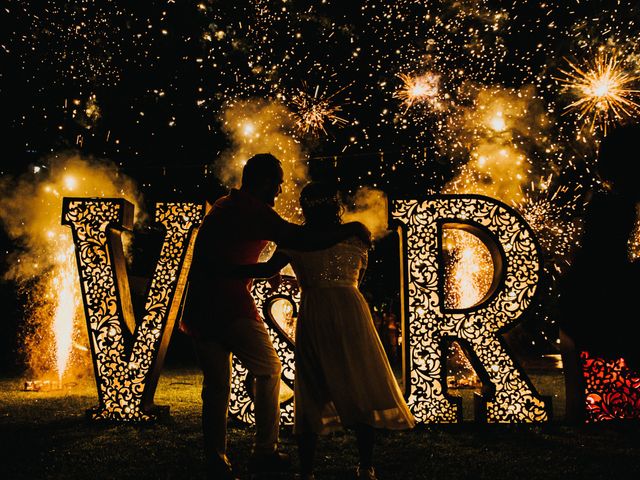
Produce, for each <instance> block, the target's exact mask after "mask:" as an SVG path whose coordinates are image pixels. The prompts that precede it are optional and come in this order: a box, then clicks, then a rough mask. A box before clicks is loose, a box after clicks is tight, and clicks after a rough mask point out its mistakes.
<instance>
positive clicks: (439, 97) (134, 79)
mask: <svg viewBox="0 0 640 480" xmlns="http://www.w3.org/2000/svg"><path fill="white" fill-rule="evenodd" d="M639 9H640V2H638V1H633V0H620V1H612V0H607V1H604V0H581V1H578V0H567V1H562V2H545V1H539V2H517V1H488V0H458V1H410V0H403V1H397V2H388V1H382V0H375V1H363V0H354V1H344V0H341V1H338V0H322V1H299V0H278V1H253V2H249V1H244V0H236V1H202V2H199V3H198V2H185V1H181V0H174V1H172V0H169V1H155V0H151V1H144V2H132V1H124V0H122V1H111V0H100V1H79V0H72V1H42V2H19V1H11V0H9V1H4V2H3V5H2V9H1V13H2V16H3V25H4V27H3V28H2V33H0V59H1V65H2V68H1V69H0V95H1V103H0V105H1V107H0V118H1V122H2V129H3V136H2V138H3V149H2V157H3V158H2V163H1V164H0V165H1V166H0V172H1V173H2V177H3V183H2V186H3V188H2V191H1V192H0V193H2V195H4V196H6V195H10V192H11V189H12V187H11V185H13V183H12V182H14V181H17V180H16V179H18V178H22V179H23V181H24V179H25V178H26V177H25V175H26V176H28V175H34V171H33V168H34V166H41V167H42V168H44V169H45V170H46V169H47V168H54V167H53V166H54V165H55V163H56V162H57V161H60V159H61V158H64V157H66V156H68V155H73V154H79V155H80V156H81V157H82V158H91V159H94V160H96V161H99V162H107V163H108V162H113V163H114V164H115V165H116V167H117V168H118V170H119V171H120V172H121V173H122V174H124V175H126V176H128V177H130V178H131V179H133V181H134V182H135V183H136V185H137V188H138V190H139V192H140V193H141V194H142V197H143V200H144V202H146V203H145V204H146V205H147V206H148V205H150V204H152V202H154V201H156V200H161V199H165V200H166V199H184V200H202V199H203V198H209V199H211V198H213V197H215V196H217V195H219V194H221V193H222V192H224V191H225V188H226V187H228V186H230V183H231V182H229V181H228V179H227V178H226V177H225V178H223V176H221V175H219V174H218V173H219V172H220V169H221V168H224V165H221V162H225V161H231V160H229V159H235V156H234V155H237V154H238V153H237V152H242V151H246V150H243V148H245V147H246V145H242V142H243V141H246V142H248V143H251V142H253V144H254V145H259V144H260V139H259V138H257V137H253V136H252V137H251V138H245V139H244V140H243V137H242V135H243V132H244V134H247V131H246V129H247V126H246V124H244V123H242V122H247V121H252V118H251V115H252V114H253V113H255V112H256V111H259V112H261V113H260V115H263V116H264V115H265V113H264V110H261V109H263V108H266V106H270V107H273V108H277V109H278V112H279V114H278V116H274V117H273V119H272V122H273V124H272V125H270V126H269V128H275V129H276V130H277V131H278V133H279V134H282V135H283V136H284V137H286V138H287V139H289V140H290V141H291V142H293V144H295V145H296V146H297V147H296V148H297V149H298V150H297V151H296V152H295V153H294V154H293V155H294V156H295V157H296V158H295V159H294V160H298V161H299V162H301V163H303V164H305V165H307V166H308V167H309V171H308V176H307V178H306V179H307V180H308V179H310V178H326V177H329V178H332V179H337V180H339V182H340V188H341V189H342V190H344V191H345V192H348V193H354V192H356V191H357V190H358V189H359V188H361V187H365V186H367V187H371V188H375V189H378V190H380V191H383V192H385V193H386V194H388V195H390V196H400V195H401V196H411V195H425V194H427V193H435V192H445V193H480V194H486V195H489V196H492V197H495V198H499V199H501V200H502V201H505V203H509V204H511V205H514V206H516V207H517V209H518V210H519V211H520V213H522V214H523V216H524V217H525V218H526V219H527V220H528V221H529V222H530V223H531V224H532V227H533V228H534V230H535V231H536V233H538V235H539V240H540V242H541V244H542V247H543V251H544V254H545V271H546V272H547V274H548V275H547V276H546V279H545V283H544V286H543V287H542V289H547V284H548V285H549V286H548V288H549V289H551V290H545V291H546V292H547V293H546V294H545V295H543V296H542V298H541V300H540V302H541V305H542V304H544V305H545V306H544V307H542V306H541V307H539V308H538V311H537V313H536V314H535V315H534V316H535V317H536V318H537V319H538V323H537V324H536V325H537V326H536V327H532V331H535V330H536V329H537V330H544V329H547V330H548V331H550V332H551V331H553V327H552V326H550V324H551V323H552V321H551V320H550V316H549V315H550V314H549V311H548V310H549V309H552V304H553V301H552V300H550V299H553V290H552V289H553V283H554V278H555V277H557V275H559V274H561V272H562V269H563V268H564V266H565V265H566V264H567V262H568V261H570V255H571V250H570V248H568V247H567V245H574V244H576V243H577V242H578V241H579V229H578V228H576V226H575V223H573V221H574V217H575V216H577V215H579V213H580V208H581V204H582V200H581V198H582V196H583V194H584V192H585V191H587V190H588V189H589V188H591V187H593V186H594V185H596V184H597V179H594V178H593V176H592V174H591V168H590V167H591V166H592V165H593V162H594V159H595V157H596V152H597V146H598V142H599V141H600V140H601V139H602V137H603V136H604V135H605V134H606V129H607V128H612V127H614V126H615V125H616V124H618V123H624V122H628V121H631V120H632V119H633V118H634V117H637V114H638V106H637V104H636V103H635V102H636V101H638V96H637V92H635V91H634V90H637V89H638V88H639V82H638V80H637V78H638V75H640V48H639V47H638V44H637V38H638V35H639V33H640V32H639V30H640V29H639V27H638V25H637V17H638V14H637V12H638V11H639ZM607 68H609V70H607ZM603 75H604V76H606V75H608V77H606V78H605V80H606V81H608V82H609V83H608V86H607V88H609V90H610V91H611V92H613V93H615V94H616V95H617V97H615V98H614V97H613V96H611V95H610V96H609V97H606V95H604V96H601V97H598V98H593V97H594V95H595V94H594V91H595V90H594V89H593V88H592V87H593V85H591V84H592V83H593V82H596V83H597V82H598V80H599V78H600V80H602V76H603ZM598 77H599V78H598ZM589 82H591V83H589ZM616 82H617V83H616ZM605 83H606V82H605ZM613 88H616V89H617V90H615V91H613V90H612V89H613ZM590 96H591V97H592V98H588V97H590ZM603 97H605V98H604V99H603ZM620 98H621V99H622V100H619V99H620ZM581 100H584V102H582V103H578V102H580V101H581ZM616 102H621V103H619V104H616ZM274 106H275V107H274ZM615 107H622V108H615ZM238 111H240V112H241V115H245V116H244V117H242V118H241V119H240V120H237V119H238ZM242 112H245V113H242ZM234 115H235V116H234ZM313 115H318V116H317V117H314V116H313ZM314 119H315V120H314ZM236 121H237V122H239V123H237V124H236V123H234V122H236ZM314 122H315V123H314ZM259 125H260V126H262V125H263V124H262V123H260V124H259ZM252 128H253V127H252ZM260 128H262V127H260ZM238 129H240V130H238ZM243 129H244V130H243ZM258 133H260V132H258ZM252 135H253V131H252ZM246 136H248V135H246ZM258 137H259V135H258ZM274 153H277V152H274ZM505 159H506V160H505ZM236 160H237V159H236ZM487 165H489V166H488V167H487ZM297 180H298V181H299V180H300V178H298V179H297ZM34 182H35V180H34ZM23 240H24V239H22V238H19V237H18V238H16V237H12V236H11V235H9V236H7V237H6V238H4V239H3V245H6V248H3V253H5V254H6V255H9V254H10V252H12V251H13V250H14V249H15V248H17V247H16V245H18V246H20V245H24V241H23ZM394 249H395V243H394V240H393V238H391V237H385V238H384V239H383V240H381V241H380V242H379V243H378V245H377V253H375V252H374V253H373V255H372V256H373V257H374V261H373V262H372V266H371V267H370V270H372V271H373V273H371V274H370V275H369V276H370V277H371V278H372V280H369V282H370V284H369V290H370V291H371V292H374V296H376V297H377V298H385V297H386V296H390V297H393V296H394V295H395V294H394V293H393V290H394V289H395V286H394V283H393V282H390V281H389V278H391V277H394V278H395V274H396V271H395V268H396V267H394V266H393V265H395V263H394V262H396V259H395V258H391V259H389V258H388V257H390V256H391V257H393V252H394V251H395V250H394ZM376 255H377V256H376ZM8 258H10V257H8V256H7V257H6V258H5V262H6V261H8V260H6V259H8ZM11 258H13V257H11ZM388 262H392V264H389V263H388ZM382 264H386V266H382ZM376 265H378V266H376ZM389 265H391V266H389ZM376 269H378V270H376ZM376 279H377V280H376ZM385 286H386V288H387V289H389V288H390V289H391V290H392V293H388V295H387V294H385V293H384V292H383V291H382V290H383V289H384V288H385ZM4 298H7V302H14V301H13V300H9V299H10V298H12V297H11V295H10V294H6V296H5V297H4ZM385 301H386V300H385ZM14 303H15V302H14ZM550 305H551V306H550ZM17 310H19V308H17ZM540 322H542V325H543V327H540ZM544 337H549V338H548V339H547V340H548V342H549V343H550V344H553V342H554V341H555V338H554V336H553V334H552V333H549V334H548V335H547V334H545V335H544Z"/></svg>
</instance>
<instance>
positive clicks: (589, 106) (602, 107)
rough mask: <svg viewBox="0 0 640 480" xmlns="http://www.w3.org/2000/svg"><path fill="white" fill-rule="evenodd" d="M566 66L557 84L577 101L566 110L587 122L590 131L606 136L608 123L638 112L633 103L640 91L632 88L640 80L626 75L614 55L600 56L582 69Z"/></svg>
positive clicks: (579, 66) (582, 66)
mask: <svg viewBox="0 0 640 480" xmlns="http://www.w3.org/2000/svg"><path fill="white" fill-rule="evenodd" d="M567 63H568V64H569V67H570V70H566V71H565V70H560V71H561V72H562V73H563V74H564V75H565V78H561V79H558V80H560V82H561V83H562V84H563V85H564V86H565V88H567V89H568V90H570V91H571V92H572V93H573V94H575V95H576V96H577V97H578V99H577V100H576V101H575V102H573V103H571V104H569V105H568V106H566V107H565V110H567V111H576V112H577V113H578V118H579V119H581V120H582V119H585V120H587V121H588V123H589V129H590V131H592V132H593V131H594V130H595V129H596V127H597V126H600V127H601V128H602V129H603V131H604V132H605V134H606V131H607V125H608V124H610V123H611V122H614V121H620V120H624V119H625V118H627V117H631V116H633V115H635V114H637V113H638V112H640V105H639V104H638V103H636V102H635V101H634V97H635V96H636V95H637V94H638V93H640V90H635V89H633V88H631V87H632V85H633V84H634V82H636V81H637V80H638V79H639V78H640V76H638V75H635V74H632V73H629V72H627V71H625V70H624V68H623V66H622V64H621V62H620V60H619V59H618V57H617V56H616V55H607V54H599V55H598V56H596V57H595V59H594V60H592V61H586V62H584V64H583V65H577V64H575V63H572V62H570V61H567Z"/></svg>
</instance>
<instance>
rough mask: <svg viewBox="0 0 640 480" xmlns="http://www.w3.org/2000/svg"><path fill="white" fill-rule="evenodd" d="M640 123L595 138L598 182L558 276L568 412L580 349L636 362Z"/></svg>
mask: <svg viewBox="0 0 640 480" xmlns="http://www.w3.org/2000/svg"><path fill="white" fill-rule="evenodd" d="M639 141H640V125H637V124H636V125H629V126H625V127H619V128H616V129H615V130H613V131H612V132H611V133H609V134H608V135H607V136H606V137H605V139H604V140H603V141H602V144H601V146H600V152H599V155H598V162H597V175H598V176H599V179H600V185H599V186H598V188H597V189H594V190H593V191H591V192H590V193H589V198H588V199H587V200H588V205H587V208H586V212H585V216H584V234H583V237H582V241H581V247H580V249H579V251H578V252H577V254H576V255H575V257H574V259H573V262H572V266H571V269H570V270H569V271H568V272H567V273H566V274H565V276H564V277H563V278H562V281H561V283H560V292H561V295H560V309H561V319H560V328H561V332H560V342H561V351H562V354H563V363H564V369H565V378H566V382H567V383H566V386H567V419H568V420H570V421H575V422H580V421H582V420H583V418H584V413H585V410H584V409H585V400H584V392H585V386H584V379H583V374H582V366H581V362H580V359H579V355H580V352H585V351H586V352H589V354H590V355H594V356H598V357H602V358H607V359H617V358H621V357H622V358H623V359H624V360H625V363H626V364H627V366H628V367H629V368H630V369H631V370H636V371H637V369H638V367H639V366H640V364H639V357H640V355H639V353H640V352H639V348H638V333H639V323H640V318H638V317H639V313H638V310H637V308H634V304H635V303H636V297H637V295H638V293H639V292H640V290H639V289H638V287H640V262H638V261H637V257H636V255H635V253H634V243H635V241H634V237H635V236H636V235H635V232H634V231H635V229H636V225H637V218H638V214H637V204H638V202H639V201H640V150H639V149H638V143H639Z"/></svg>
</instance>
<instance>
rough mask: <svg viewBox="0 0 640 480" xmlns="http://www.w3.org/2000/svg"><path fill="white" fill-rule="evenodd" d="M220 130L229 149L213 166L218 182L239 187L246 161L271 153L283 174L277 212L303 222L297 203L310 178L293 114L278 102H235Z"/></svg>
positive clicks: (223, 120)
mask: <svg viewBox="0 0 640 480" xmlns="http://www.w3.org/2000/svg"><path fill="white" fill-rule="evenodd" d="M222 128H223V130H224V131H225V132H226V134H227V135H228V136H229V139H230V140H231V146H230V148H229V149H228V150H227V151H226V152H224V153H223V154H222V155H221V157H220V159H219V160H218V162H217V163H216V165H215V169H216V172H217V175H218V177H219V179H220V181H221V182H222V183H224V184H225V185H226V186H228V187H232V186H237V185H239V184H240V180H241V178H242V168H243V167H244V164H245V162H246V161H247V159H249V158H250V157H251V156H253V155H255V154H258V153H271V154H273V155H274V156H275V157H277V158H278V159H279V160H280V161H281V162H282V169H283V170H284V184H283V186H282V188H283V191H282V193H281V194H280V195H279V196H278V198H277V200H276V210H277V211H278V213H279V214H280V215H282V216H283V217H284V218H286V219H288V220H290V221H295V222H300V221H302V211H301V209H300V204H299V201H298V199H299V196H300V190H301V189H302V187H304V185H305V184H306V183H307V182H308V181H309V178H308V173H307V165H306V163H305V162H303V159H304V158H305V152H304V149H303V148H302V145H301V144H300V142H299V141H298V139H297V138H296V137H295V135H294V134H293V129H294V128H295V120H294V117H293V114H292V112H291V111H290V110H289V109H288V108H287V107H285V106H284V105H283V104H281V103H279V102H274V101H271V102H268V101H265V100H262V99H250V100H244V101H238V102H235V103H233V104H231V105H230V106H229V107H228V108H227V109H226V110H225V111H224V112H223V115H222Z"/></svg>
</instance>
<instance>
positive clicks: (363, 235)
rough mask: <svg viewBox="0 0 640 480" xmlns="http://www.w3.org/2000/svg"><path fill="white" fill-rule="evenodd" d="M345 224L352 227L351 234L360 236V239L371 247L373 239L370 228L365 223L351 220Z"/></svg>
mask: <svg viewBox="0 0 640 480" xmlns="http://www.w3.org/2000/svg"><path fill="white" fill-rule="evenodd" d="M345 226H346V227H347V228H349V229H350V231H351V234H352V235H353V236H354V237H358V238H359V239H360V240H362V242H363V243H364V244H365V245H366V246H367V247H369V248H370V247H371V246H372V244H373V241H372V239H371V231H369V229H368V228H367V227H366V226H365V225H364V224H363V223H360V222H349V223H346V224H345Z"/></svg>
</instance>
